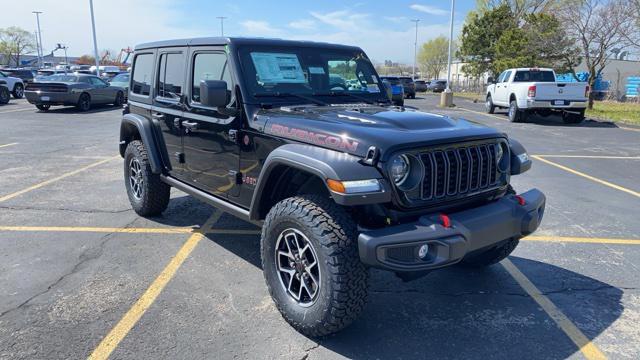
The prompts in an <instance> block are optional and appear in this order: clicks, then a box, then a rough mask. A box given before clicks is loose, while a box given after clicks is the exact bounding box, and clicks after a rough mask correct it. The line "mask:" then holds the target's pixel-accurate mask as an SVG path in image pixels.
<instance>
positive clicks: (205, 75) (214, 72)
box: [191, 53, 233, 102]
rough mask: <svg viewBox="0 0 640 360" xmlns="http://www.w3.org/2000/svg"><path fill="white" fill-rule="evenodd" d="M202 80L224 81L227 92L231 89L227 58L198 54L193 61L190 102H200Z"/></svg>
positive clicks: (212, 54) (218, 54)
mask: <svg viewBox="0 0 640 360" xmlns="http://www.w3.org/2000/svg"><path fill="white" fill-rule="evenodd" d="M203 80H224V81H226V82H227V90H229V91H231V89H233V84H232V81H231V75H230V73H229V68H228V64H227V56H226V55H225V54H223V53H198V54H196V55H195V57H194V59H193V80H192V82H191V86H192V88H191V100H193V101H195V102H200V82H201V81H203Z"/></svg>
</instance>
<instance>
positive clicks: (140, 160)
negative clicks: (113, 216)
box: [124, 140, 171, 216]
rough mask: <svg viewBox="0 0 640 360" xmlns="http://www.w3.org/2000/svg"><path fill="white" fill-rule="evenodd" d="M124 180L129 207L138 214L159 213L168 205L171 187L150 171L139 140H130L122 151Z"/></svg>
mask: <svg viewBox="0 0 640 360" xmlns="http://www.w3.org/2000/svg"><path fill="white" fill-rule="evenodd" d="M124 182H125V186H126V189H127V195H128V196H129V202H130V203H131V207H132V208H133V210H134V211H135V212H136V213H137V214H138V215H140V216H153V215H159V214H160V213H162V212H163V211H164V210H165V209H166V208H167V206H168V205H169V198H170V195H171V187H170V186H169V185H167V184H166V183H164V182H162V180H160V175H158V174H154V173H153V172H152V171H151V165H150V163H149V158H148V156H147V150H146V149H145V147H144V144H142V141H140V140H135V141H132V142H130V143H129V145H127V149H126V150H125V152H124Z"/></svg>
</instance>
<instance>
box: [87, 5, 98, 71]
mask: <svg viewBox="0 0 640 360" xmlns="http://www.w3.org/2000/svg"><path fill="white" fill-rule="evenodd" d="M89 9H90V10H91V28H92V30H93V56H94V57H95V58H96V75H97V76H100V58H99V57H98V41H97V40H96V19H95V17H94V16H93V0H89Z"/></svg>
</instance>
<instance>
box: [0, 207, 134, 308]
mask: <svg viewBox="0 0 640 360" xmlns="http://www.w3.org/2000/svg"><path fill="white" fill-rule="evenodd" d="M135 221H136V219H133V220H132V221H130V222H129V223H127V224H126V225H125V226H124V227H123V228H128V227H129V226H131V224H133V223H134V222H135ZM114 234H116V233H113V232H111V233H107V234H105V235H103V236H102V237H100V240H99V241H100V243H99V244H98V245H97V246H92V247H90V248H87V249H86V250H84V251H83V252H82V253H80V255H79V256H78V262H77V263H76V264H75V265H74V266H73V268H71V270H70V271H69V272H67V273H65V274H63V275H62V276H60V277H59V278H58V279H57V280H56V281H54V282H53V283H51V284H50V285H49V286H47V288H46V289H45V290H43V291H41V292H39V293H37V294H35V295H33V296H31V297H29V298H28V299H27V300H25V301H23V302H22V303H20V304H19V305H18V306H15V307H13V308H11V309H8V310H6V311H3V312H1V313H0V318H2V317H3V316H5V315H6V314H8V313H11V312H14V311H17V310H20V309H21V308H23V307H25V306H27V305H28V304H29V303H30V302H31V301H33V300H34V299H36V298H37V297H39V296H41V295H44V294H46V293H48V292H49V291H51V290H52V289H53V288H55V287H56V286H58V284H60V283H61V282H62V281H63V280H64V279H66V278H67V277H69V276H71V275H73V274H75V273H76V272H78V271H79V270H80V267H81V266H82V265H83V264H84V263H86V262H88V261H91V260H95V259H97V258H99V257H100V256H102V254H103V253H104V246H105V245H106V243H107V242H108V241H109V240H111V236H112V235H114ZM92 252H93V253H92Z"/></svg>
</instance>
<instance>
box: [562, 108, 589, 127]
mask: <svg viewBox="0 0 640 360" xmlns="http://www.w3.org/2000/svg"><path fill="white" fill-rule="evenodd" d="M584 112H585V111H584V110H581V111H580V112H577V113H570V112H566V111H563V112H562V121H564V123H565V124H580V123H581V122H583V121H584Z"/></svg>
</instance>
